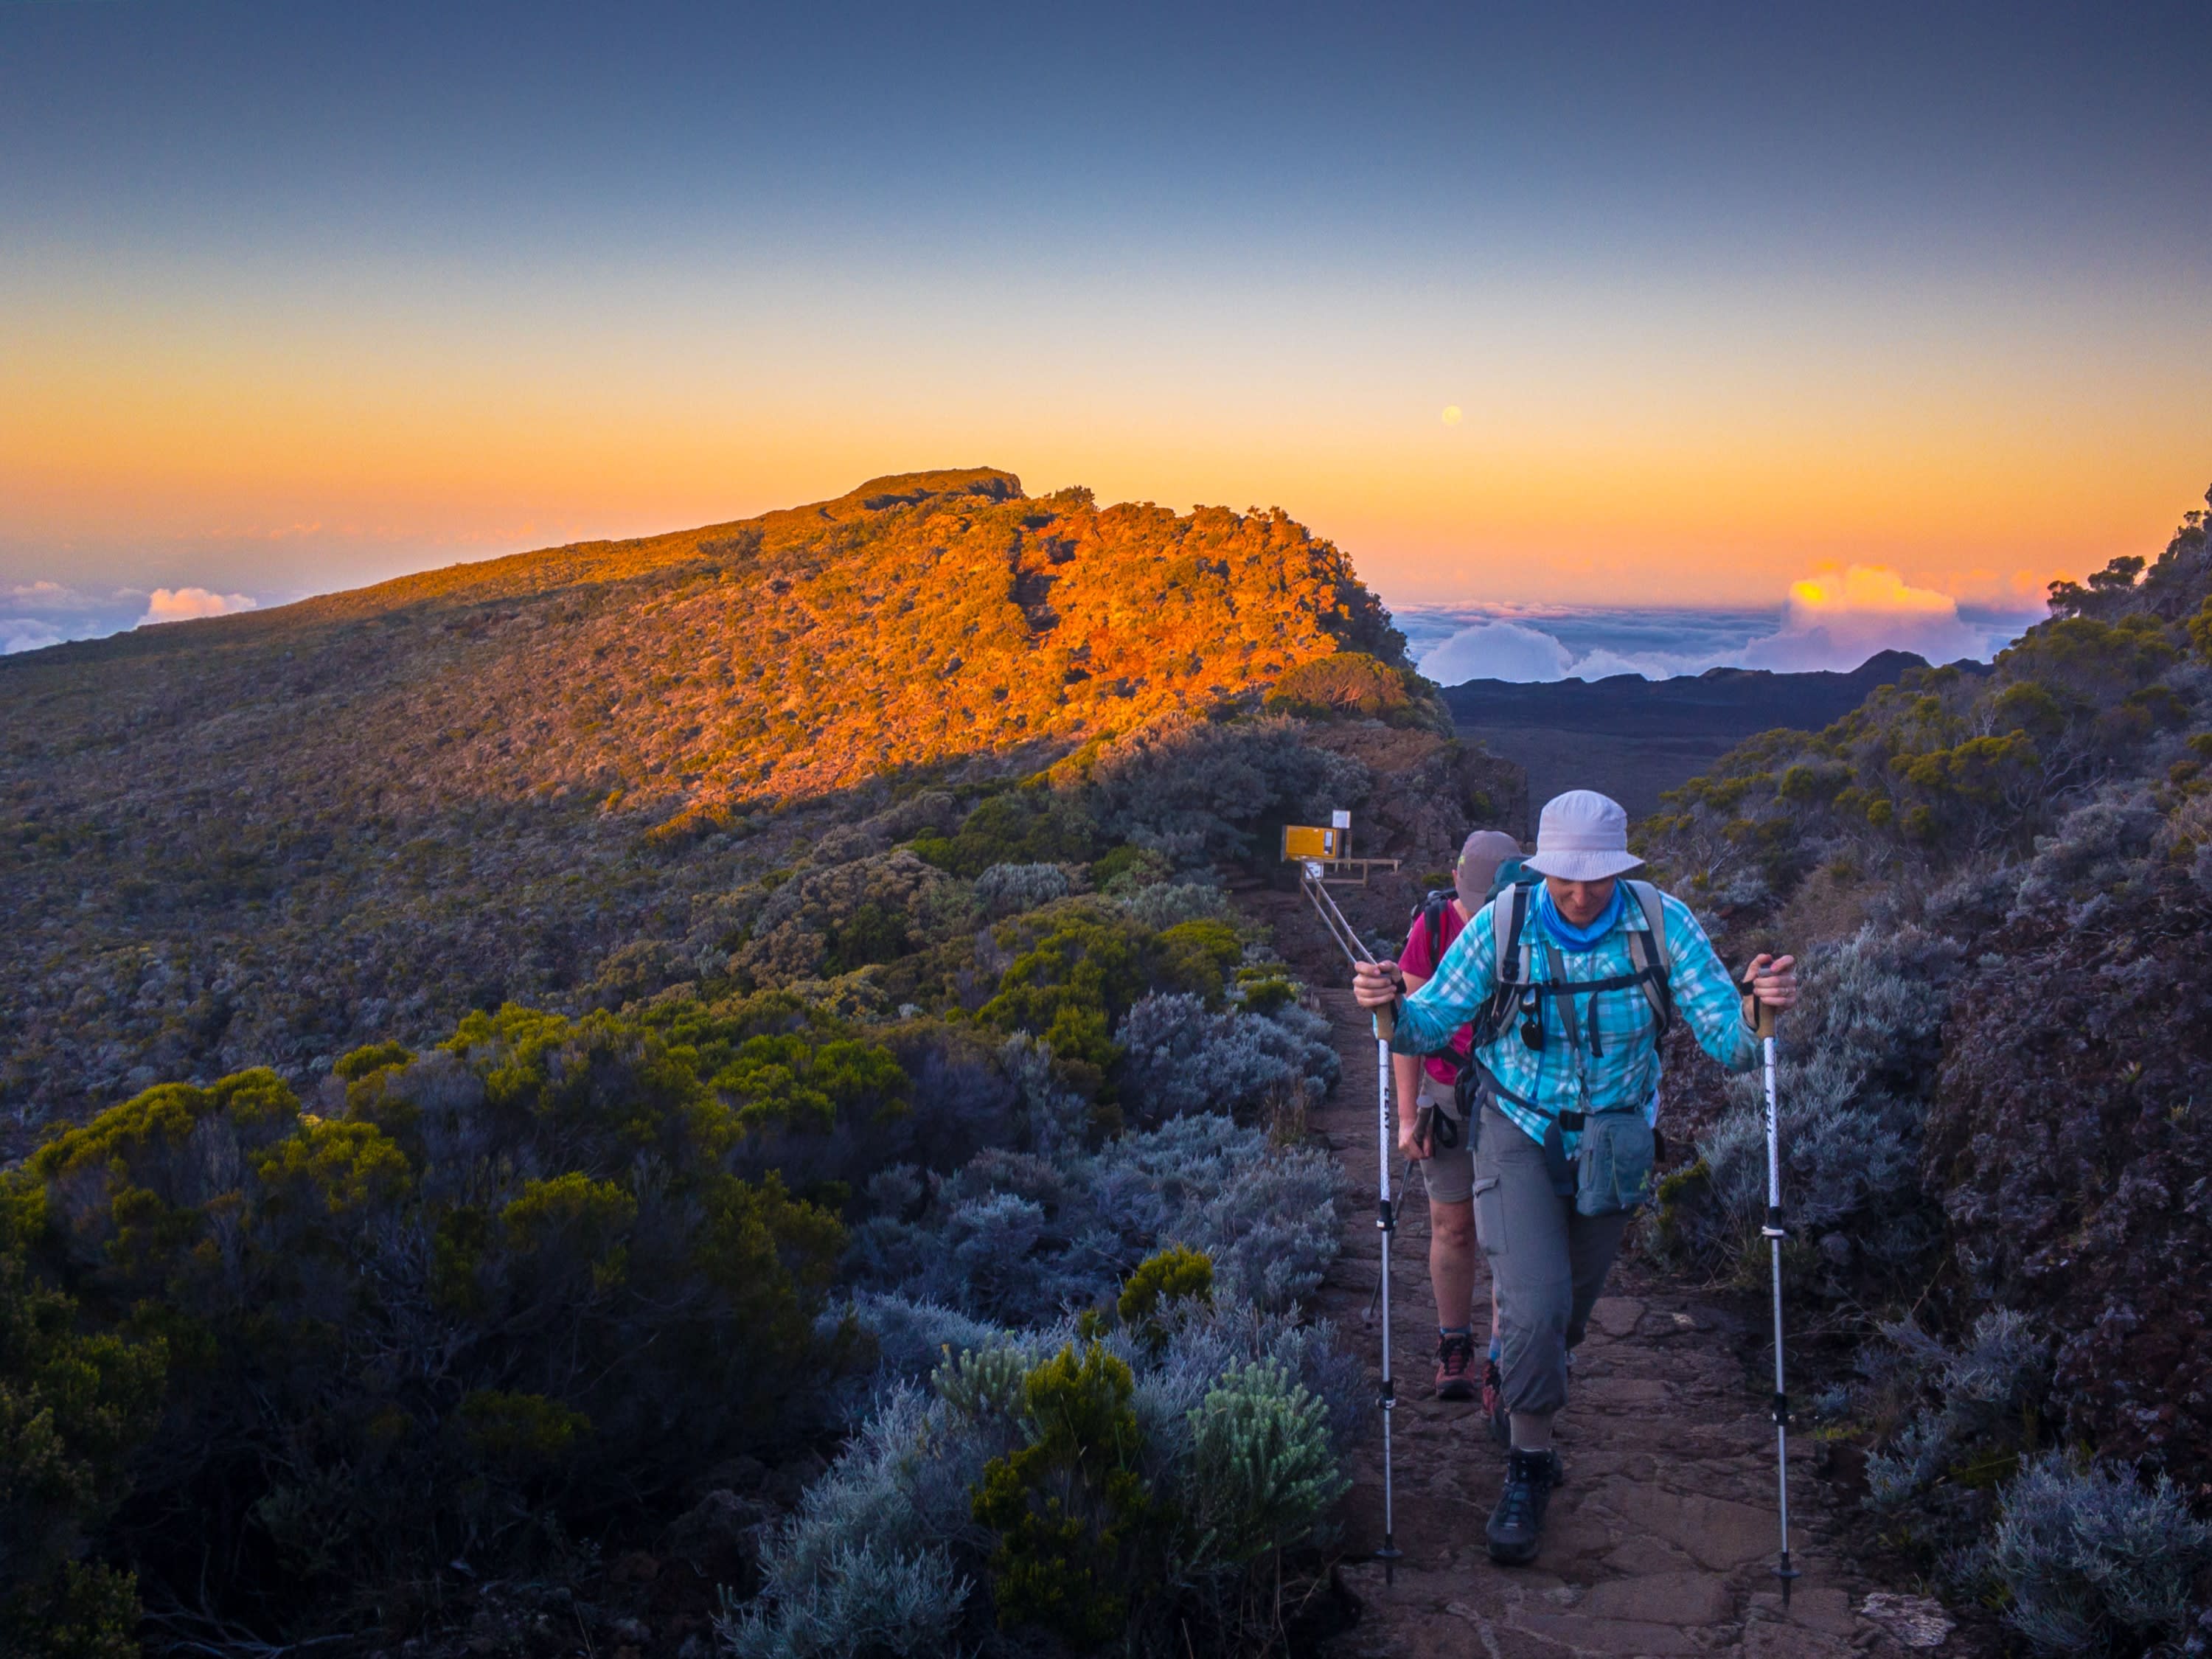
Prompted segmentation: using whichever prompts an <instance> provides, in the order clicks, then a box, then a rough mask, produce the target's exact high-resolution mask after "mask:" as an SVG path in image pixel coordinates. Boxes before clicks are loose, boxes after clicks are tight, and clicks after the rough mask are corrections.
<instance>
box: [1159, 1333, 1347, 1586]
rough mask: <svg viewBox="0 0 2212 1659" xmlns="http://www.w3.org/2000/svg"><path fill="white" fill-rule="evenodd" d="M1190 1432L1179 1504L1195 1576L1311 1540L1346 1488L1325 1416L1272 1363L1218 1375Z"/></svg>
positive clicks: (1299, 1386)
mask: <svg viewBox="0 0 2212 1659" xmlns="http://www.w3.org/2000/svg"><path fill="white" fill-rule="evenodd" d="M1190 1426H1191V1460H1190V1466H1189V1471H1188V1474H1187V1475H1186V1476H1185V1479H1184V1485H1183V1492H1184V1504H1185V1508H1186V1510H1187V1514H1188V1521H1187V1524H1188V1527H1189V1528H1190V1529H1191V1530H1192V1532H1193V1533H1194V1534H1195V1541H1194V1543H1193V1544H1192V1545H1191V1546H1190V1547H1189V1555H1190V1559H1191V1560H1192V1562H1193V1563H1194V1565H1197V1566H1199V1567H1200V1570H1203V1569H1205V1568H1207V1567H1212V1568H1216V1569H1218V1568H1221V1567H1231V1568H1236V1567H1245V1566H1249V1565H1251V1564H1252V1563H1254V1562H1255V1561H1257V1560H1259V1559H1261V1557H1263V1556H1267V1555H1269V1554H1272V1553H1275V1552H1277V1551H1280V1550H1284V1549H1287V1548H1290V1547H1293V1546H1295V1545H1299V1544H1303V1543H1305V1542H1307V1541H1309V1540H1310V1539H1311V1538H1312V1537H1313V1536H1314V1534H1316V1531H1317V1530H1319V1528H1321V1526H1322V1522H1323V1521H1324V1520H1325V1519H1326V1517H1327V1516H1328V1512H1329V1510H1331V1509H1332V1508H1333V1507H1334V1505H1335V1504H1336V1501H1337V1499H1338V1498H1341V1497H1343V1496H1344V1494H1345V1492H1346V1491H1347V1490H1348V1489H1349V1488H1350V1486H1351V1484H1352V1483H1351V1480H1350V1478H1349V1477H1348V1476H1346V1474H1345V1473H1344V1470H1343V1469H1342V1468H1341V1467H1340V1465H1339V1462H1338V1461H1337V1458H1336V1455H1335V1453H1334V1450H1333V1449H1331V1447H1330V1445H1329V1442H1328V1413H1327V1412H1326V1411H1325V1410H1324V1409H1323V1408H1322V1405H1321V1402H1320V1401H1317V1400H1316V1399H1315V1398H1314V1397H1313V1395H1311V1394H1310V1392H1309V1391H1308V1390H1307V1389H1306V1388H1305V1386H1304V1384H1303V1383H1292V1382H1291V1381H1290V1380H1289V1379H1288V1378H1287V1377H1285V1376H1284V1374H1283V1370H1282V1368H1281V1367H1280V1366H1279V1365H1278V1364H1275V1363H1274V1362H1273V1360H1266V1361H1259V1362H1255V1363H1254V1364H1249V1365H1247V1366H1245V1367H1243V1369H1242V1370H1231V1371H1230V1372H1229V1373H1228V1374H1227V1375H1225V1376H1223V1377H1222V1379H1221V1381H1220V1382H1219V1383H1218V1384H1217V1385H1216V1386H1215V1387H1214V1389H1212V1392H1210V1393H1209V1394H1208V1395H1206V1403H1205V1404H1204V1405H1202V1406H1200V1407H1199V1408H1198V1409H1197V1410H1196V1411H1194V1412H1193V1413H1191V1414H1190Z"/></svg>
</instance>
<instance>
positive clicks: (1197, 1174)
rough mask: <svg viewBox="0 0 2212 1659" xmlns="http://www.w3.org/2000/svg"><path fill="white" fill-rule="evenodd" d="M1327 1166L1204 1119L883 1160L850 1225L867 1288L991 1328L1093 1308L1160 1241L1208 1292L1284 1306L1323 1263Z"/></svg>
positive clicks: (1334, 1191)
mask: <svg viewBox="0 0 2212 1659" xmlns="http://www.w3.org/2000/svg"><path fill="white" fill-rule="evenodd" d="M1341 1183H1342V1176H1341V1174H1340V1170H1339V1169H1338V1167H1337V1165H1336V1164H1335V1162H1334V1160H1333V1159H1332V1158H1329V1157H1328V1155H1327V1154H1326V1153H1324V1152H1317V1151H1315V1150H1313V1149H1311V1148H1307V1147H1295V1148H1279V1147H1271V1146H1269V1145H1268V1144H1267V1137H1266V1136H1265V1135H1264V1134H1263V1133H1261V1131H1260V1130H1258V1129H1245V1128H1239V1127H1237V1125H1236V1124H1235V1123H1233V1122H1231V1121H1230V1120H1228V1119H1227V1118H1225V1117H1221V1116H1218V1115H1212V1114H1201V1115H1196V1116H1192V1117H1187V1118H1182V1119H1179V1120H1177V1121H1174V1122H1170V1123H1168V1124H1165V1125H1163V1126H1162V1127H1160V1128H1158V1129H1156V1130H1152V1131H1149V1132H1146V1133H1132V1134H1127V1135H1123V1136H1121V1137H1120V1138H1119V1139H1115V1140H1112V1141H1109V1142H1108V1143H1107V1144H1106V1145H1105V1146H1103V1147H1101V1148H1100V1149H1099V1150H1098V1151H1097V1152H1096V1153H1089V1152H1085V1151H1083V1150H1082V1148H1081V1147H1080V1146H1079V1145H1075V1144H1073V1143H1063V1144H1062V1146H1060V1149H1059V1150H1057V1151H1055V1152H1053V1153H1051V1154H1050V1155H1048V1156H1046V1155H1038V1154H1035V1153H1023V1152H1009V1151H1006V1150H1002V1149H993V1150H990V1151H987V1152H983V1153H981V1154H979V1155H978V1156H977V1157H976V1158H974V1159H972V1160H970V1162H969V1163H968V1164H965V1165H964V1166H963V1167H962V1168H961V1169H960V1170H957V1171H956V1172H954V1173H952V1174H951V1175H947V1176H936V1175H929V1176H925V1175H924V1174H923V1173H922V1172H921V1171H919V1170H910V1169H909V1170H891V1171H887V1172H886V1173H885V1174H884V1176H879V1177H878V1180H877V1181H876V1182H873V1183H872V1184H871V1186H870V1188H869V1202H870V1206H871V1209H872V1214H871V1215H870V1216H869V1217H868V1218H866V1220H864V1221H862V1222H861V1223H860V1224H859V1225H857V1226H856V1227H855V1228H854V1232H853V1251H852V1257H851V1261H850V1264H849V1265H850V1270H851V1271H852V1272H853V1273H854V1275H855V1276H856V1277H857V1278H858V1279H859V1280H860V1283H862V1284H863V1285H867V1286H868V1287H870V1288H871V1289H873V1290H875V1291H880V1292H882V1293H884V1294H888V1295H894V1296H897V1297H904V1298H906V1299H907V1300H908V1301H909V1302H915V1303H932V1304H937V1305H939V1306H940V1307H942V1308H945V1309H948V1310H954V1311H957V1312H958V1313H961V1314H964V1315H966V1316H969V1317H971V1318H976V1319H982V1320H986V1321H988V1322H992V1323H994V1324H1000V1325H1006V1326H1019V1325H1038V1324H1044V1323H1048V1322H1051V1321H1052V1320H1054V1318H1055V1317H1057V1316H1059V1315H1060V1312H1061V1310H1063V1309H1066V1308H1074V1307H1087V1306H1092V1305H1095V1304H1099V1303H1101V1302H1103V1301H1104V1300H1105V1299H1107V1297H1109V1294H1110V1293H1111V1291H1112V1289H1113V1287H1114V1286H1115V1285H1117V1284H1118V1283H1119V1282H1120V1281H1121V1279H1123V1278H1124V1277H1125V1276H1126V1275H1127V1274H1128V1273H1131V1272H1133V1270H1134V1269H1135V1268H1136V1267H1137V1266H1138V1264H1139V1262H1140V1261H1143V1260H1144V1258H1145V1257H1146V1256H1147V1255H1151V1254H1152V1252H1153V1251H1154V1250H1156V1249H1158V1248H1159V1247H1160V1246H1161V1245H1162V1244H1164V1243H1181V1244H1183V1245H1186V1246H1188V1248H1190V1249H1194V1250H1200V1251H1203V1252H1205V1253H1206V1254H1207V1255H1209V1256H1210V1257H1211V1258H1212V1263H1213V1272H1214V1274H1215V1278H1216V1282H1217V1286H1218V1293H1219V1294H1220V1295H1222V1296H1223V1297H1227V1298H1230V1299H1231V1301H1232V1302H1244V1303H1250V1304H1255V1305H1256V1306H1258V1307H1260V1308H1262V1309H1267V1310H1279V1309H1285V1308H1288V1307H1289V1306H1291V1304H1294V1303H1295V1302H1297V1300H1299V1299H1300V1298H1301V1297H1309V1296H1310V1295H1311V1294H1312V1293H1313V1291H1314V1289H1315V1287H1316V1286H1317V1285H1319V1284H1320V1282H1321V1276H1322V1273H1324V1272H1326V1271H1327V1269H1328V1264H1329V1263H1330V1262H1331V1261H1334V1259H1335V1256H1336V1250H1337V1216H1338V1211H1337V1206H1338V1203H1339V1201H1340V1193H1341V1190H1342V1185H1341Z"/></svg>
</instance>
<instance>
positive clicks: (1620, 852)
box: [1528, 789, 1644, 881]
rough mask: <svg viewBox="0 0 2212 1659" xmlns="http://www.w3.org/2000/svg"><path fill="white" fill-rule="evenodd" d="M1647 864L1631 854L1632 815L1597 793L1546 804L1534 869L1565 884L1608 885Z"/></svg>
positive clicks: (1573, 792)
mask: <svg viewBox="0 0 2212 1659" xmlns="http://www.w3.org/2000/svg"><path fill="white" fill-rule="evenodd" d="M1643 862H1644V860H1642V859H1640V858H1638V857H1637V856H1636V854H1633V853H1632V852H1630V851H1629V850H1628V814H1627V813H1626V812H1625V811H1622V810H1621V807H1620V802H1619V801H1616V800H1613V799H1610V798H1609V797H1607V796H1605V795H1601V794H1599V793H1597V791H1595V789H1570V790H1568V791H1567V793H1565V794H1564V795H1554V796H1553V798H1552V799H1550V800H1549V801H1547V802H1546V803H1545V805H1544V816H1543V817H1541V819H1539V820H1538V821H1537V824H1536V853H1535V856H1534V857H1533V858H1531V859H1530V860H1528V868H1530V869H1531V870H1534V871H1535V872H1537V873H1538V874H1539V875H1545V876H1557V877H1558V878H1559V879H1560V880H1561V881H1603V880H1604V879H1605V878H1607V876H1617V875H1619V874H1620V873H1621V872H1623V871H1624V870H1633V869H1634V868H1636V866H1638V865H1639V864H1641V863H1643Z"/></svg>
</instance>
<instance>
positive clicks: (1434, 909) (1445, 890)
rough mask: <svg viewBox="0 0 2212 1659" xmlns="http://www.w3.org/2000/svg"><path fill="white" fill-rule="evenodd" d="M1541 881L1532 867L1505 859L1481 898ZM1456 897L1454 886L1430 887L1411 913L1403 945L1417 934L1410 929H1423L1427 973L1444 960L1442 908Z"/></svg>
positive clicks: (1490, 897)
mask: <svg viewBox="0 0 2212 1659" xmlns="http://www.w3.org/2000/svg"><path fill="white" fill-rule="evenodd" d="M1541 880H1543V878H1542V877H1541V876H1540V875H1538V874H1537V873H1536V872H1534V870H1527V869H1523V868H1522V860H1519V859H1517V858H1511V859H1507V860H1505V861H1504V863H1503V864H1501V865H1499V866H1498V873H1497V874H1496V875H1494V876H1492V878H1490V891H1489V892H1488V893H1486V895H1484V900H1485V902H1488V901H1489V900H1492V899H1494V898H1496V897H1497V896H1498V895H1499V894H1500V893H1502V892H1504V890H1506V889H1507V888H1509V887H1516V886H1517V887H1533V886H1534V885H1535V884H1537V883H1538V882H1540V881H1541ZM1457 896H1459V890H1458V889H1457V888H1455V887H1436V888H1431V890H1429V895H1428V896H1427V897H1426V898H1424V899H1423V900H1422V901H1421V908H1419V909H1418V910H1416V911H1415V912H1414V913H1413V919H1412V921H1410V922H1409V923H1408V924H1407V929H1406V943H1407V945H1411V944H1412V943H1413V940H1414V939H1416V938H1417V937H1418V936H1419V935H1417V934H1416V933H1415V932H1414V929H1416V928H1421V929H1425V931H1426V932H1427V934H1428V939H1429V963H1430V971H1431V973H1433V972H1434V971H1435V969H1436V964H1437V963H1441V962H1442V961H1443V959H1444V907H1445V906H1446V905H1448V904H1449V903H1450V902H1452V900H1453V899H1455V898H1456V897H1457Z"/></svg>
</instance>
